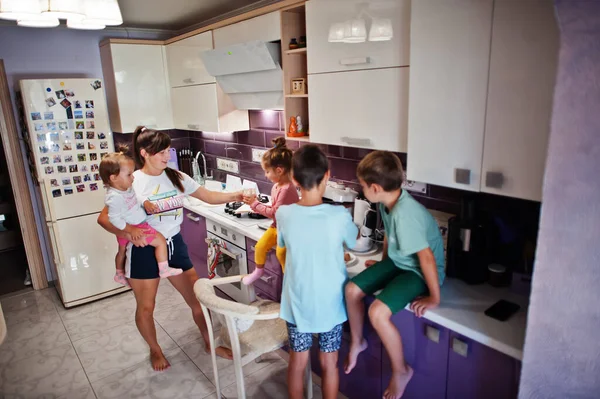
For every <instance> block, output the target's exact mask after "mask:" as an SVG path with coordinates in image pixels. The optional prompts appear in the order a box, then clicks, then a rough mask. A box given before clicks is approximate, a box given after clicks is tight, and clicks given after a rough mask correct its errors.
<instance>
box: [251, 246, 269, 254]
mask: <svg viewBox="0 0 600 399" xmlns="http://www.w3.org/2000/svg"><path fill="white" fill-rule="evenodd" d="M250 249H251V250H252V251H254V252H256V247H255V246H254V245H253V246H251V247H250ZM272 250H273V248H271V249H269V250H267V253H269V252H271V251H272Z"/></svg>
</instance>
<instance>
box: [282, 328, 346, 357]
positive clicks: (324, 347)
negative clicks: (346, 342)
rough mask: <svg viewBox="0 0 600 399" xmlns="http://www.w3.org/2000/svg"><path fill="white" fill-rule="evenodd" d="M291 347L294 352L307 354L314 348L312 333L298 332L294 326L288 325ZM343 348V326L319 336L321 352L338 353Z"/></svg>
mask: <svg viewBox="0 0 600 399" xmlns="http://www.w3.org/2000/svg"><path fill="white" fill-rule="evenodd" d="M286 324H287V330H288V336H289V341H290V347H291V348H292V350H293V351H294V352H306V351H307V350H309V349H310V347H311V346H312V340H313V335H312V333H303V332H300V331H298V327H296V326H295V325H294V324H291V323H287V322H286ZM341 346H342V325H341V324H338V325H337V326H335V327H333V328H332V329H331V331H327V332H325V333H320V334H319V349H320V350H321V352H328V353H329V352H337V351H339V350H340V347H341Z"/></svg>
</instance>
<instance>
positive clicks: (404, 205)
mask: <svg viewBox="0 0 600 399" xmlns="http://www.w3.org/2000/svg"><path fill="white" fill-rule="evenodd" d="M403 174H404V172H403V169H402V164H401V163H400V159H398V157H397V156H396V155H394V154H393V153H391V152H387V151H374V152H372V153H370V154H369V155H367V156H366V157H364V158H363V160H362V161H361V162H360V164H359V165H358V169H357V175H358V180H359V181H360V184H361V186H362V188H363V192H364V194H365V197H367V199H368V200H369V201H371V202H379V203H380V206H379V209H380V212H381V218H382V219H383V224H384V227H385V240H384V245H383V251H384V252H383V259H382V260H381V262H366V266H367V269H366V270H365V271H363V272H362V273H360V274H359V275H358V276H356V277H354V278H353V279H352V281H351V282H350V283H348V285H347V286H346V302H347V305H348V316H349V319H350V332H351V337H352V341H351V344H350V352H349V354H348V358H347V359H346V365H345V372H346V374H348V373H350V372H351V371H352V369H353V368H354V366H355V365H356V359H357V357H358V355H359V354H360V352H362V351H364V350H365V349H367V342H366V340H365V339H364V338H363V319H364V310H365V309H364V303H363V298H364V297H365V295H372V294H374V293H375V292H377V291H379V290H381V293H379V294H378V295H377V299H376V300H375V302H373V304H372V305H371V307H370V308H369V319H370V320H371V324H372V325H373V327H374V328H375V330H376V331H377V334H379V337H380V338H381V342H382V343H383V345H384V347H385V349H386V350H387V352H388V356H389V357H390V361H391V365H392V378H391V379H390V383H389V385H388V388H387V389H386V391H385V392H384V394H383V397H384V398H385V399H399V398H400V397H402V394H403V393H404V390H405V389H406V386H407V385H408V383H409V381H410V379H411V378H412V375H413V370H412V368H411V367H410V366H409V365H408V364H406V361H405V359H404V354H403V352H402V341H401V338H400V334H399V332H398V330H397V329H396V327H395V326H394V324H393V323H392V321H391V320H390V318H391V316H392V315H393V314H394V313H397V312H399V311H401V310H402V309H404V307H405V306H406V305H407V304H409V303H410V304H411V306H410V307H411V309H412V310H413V311H414V312H415V315H416V316H417V317H422V316H423V314H424V313H425V312H426V311H427V309H433V308H435V307H436V306H438V304H439V303H440V285H441V284H442V282H443V281H444V244H443V242H442V236H441V234H440V230H439V228H438V225H437V223H436V221H435V219H434V218H433V216H431V213H429V211H427V209H425V207H423V205H421V204H419V203H418V202H417V201H416V200H415V199H414V198H413V197H412V196H411V195H410V194H409V193H408V192H406V191H405V190H403V189H402V180H403Z"/></svg>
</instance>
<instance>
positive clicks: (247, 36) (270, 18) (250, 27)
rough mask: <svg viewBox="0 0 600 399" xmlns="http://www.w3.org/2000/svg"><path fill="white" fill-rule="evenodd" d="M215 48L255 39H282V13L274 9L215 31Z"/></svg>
mask: <svg viewBox="0 0 600 399" xmlns="http://www.w3.org/2000/svg"><path fill="white" fill-rule="evenodd" d="M213 34H214V39H215V42H214V44H215V49H218V48H221V47H227V46H231V45H233V44H240V43H245V42H250V41H254V40H260V41H263V42H274V41H277V40H281V14H280V12H279V11H274V12H271V13H269V14H264V15H261V16H259V17H255V18H251V19H247V20H245V21H241V22H238V23H235V24H232V25H227V26H225V27H223V28H219V29H215V30H214V31H213Z"/></svg>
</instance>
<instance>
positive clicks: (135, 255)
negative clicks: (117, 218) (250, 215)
mask: <svg viewBox="0 0 600 399" xmlns="http://www.w3.org/2000/svg"><path fill="white" fill-rule="evenodd" d="M170 147H171V138H170V137H169V135H167V134H166V133H164V132H160V131H155V130H151V129H146V128H144V127H138V128H137V129H136V130H135V133H134V134H133V158H134V160H135V163H136V166H137V167H138V168H139V170H137V171H135V172H134V174H133V176H134V181H133V189H134V190H135V192H136V195H137V197H138V199H139V202H140V203H143V204H144V208H145V209H146V212H147V213H148V214H150V215H152V216H151V217H149V218H148V220H147V222H148V224H150V226H151V227H153V228H154V229H155V230H156V231H158V232H159V233H161V234H162V235H163V236H164V237H165V239H166V240H167V247H168V252H169V265H170V266H171V267H173V268H180V269H182V270H183V273H181V274H180V275H177V276H173V277H169V281H170V282H171V284H172V285H173V286H174V287H175V288H176V289H177V291H179V293H180V294H181V295H182V296H183V298H184V299H185V301H186V303H187V304H188V306H189V307H190V308H191V309H192V316H193V318H194V321H195V322H196V324H197V325H198V328H199V329H200V333H201V334H202V338H203V339H204V344H205V346H206V350H207V351H209V350H210V345H209V339H208V328H207V326H206V321H205V320H204V315H203V314H202V309H201V308H200V304H199V303H198V300H197V299H196V296H195V295H194V283H195V282H196V280H198V276H197V274H196V271H195V270H194V267H193V265H192V262H191V260H190V257H189V255H188V251H187V246H186V244H185V242H183V239H182V238H181V233H180V226H181V222H182V221H183V198H184V197H185V196H187V195H190V196H192V197H195V198H198V199H200V200H202V201H204V202H207V203H210V204H221V203H225V202H231V201H241V200H242V194H241V193H217V192H213V191H209V190H207V189H205V188H204V187H201V186H200V185H199V184H198V183H196V182H195V181H194V180H193V179H192V178H190V177H189V176H188V175H186V174H185V173H181V172H179V171H177V170H174V169H171V168H169V167H167V162H168V161H169V159H170V152H169V149H170ZM98 223H99V224H100V225H101V226H102V227H103V228H104V229H105V230H107V231H109V232H110V233H112V234H115V235H117V236H118V237H122V238H127V239H129V240H130V241H131V242H132V243H133V245H128V249H127V263H126V265H125V276H126V277H127V278H128V281H129V284H130V285H131V288H132V289H133V293H134V295H135V299H136V302H137V309H136V313H135V321H136V324H137V326H138V329H139V331H140V334H141V335H142V337H143V338H144V339H145V340H146V342H147V343H148V345H149V346H150V361H151V362H152V367H153V368H154V370H157V371H160V370H164V369H166V368H168V367H169V362H168V360H167V359H166V358H165V356H164V355H163V353H162V350H161V348H160V346H159V345H158V341H157V339H156V329H155V327H154V319H153V312H154V304H155V300H156V292H157V290H158V283H159V281H160V279H159V275H158V264H157V263H156V257H155V256H154V248H152V247H148V246H146V245H147V244H146V240H145V239H144V238H142V239H139V240H132V239H131V237H130V236H129V234H128V233H127V232H125V231H123V230H119V229H117V228H116V227H114V226H113V225H112V224H111V223H110V221H109V219H108V210H107V208H106V207H105V208H104V209H103V210H102V212H101V213H100V216H99V217H98ZM217 354H219V355H220V356H222V357H225V358H229V359H231V357H232V356H231V351H230V350H229V349H226V348H222V347H221V348H217Z"/></svg>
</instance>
